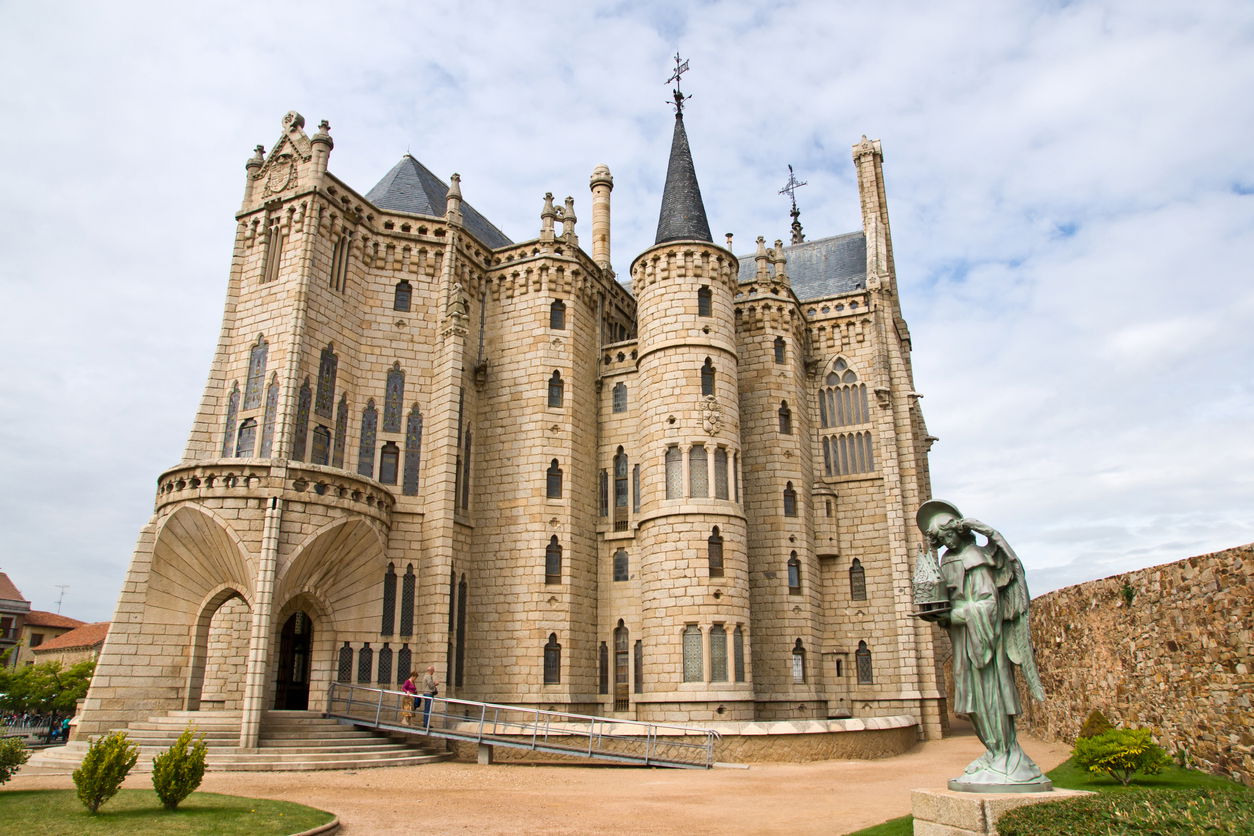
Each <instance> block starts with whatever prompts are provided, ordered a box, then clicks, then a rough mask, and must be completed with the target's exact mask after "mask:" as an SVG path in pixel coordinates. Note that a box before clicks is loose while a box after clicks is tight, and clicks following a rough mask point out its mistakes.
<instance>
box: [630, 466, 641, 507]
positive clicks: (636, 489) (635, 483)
mask: <svg viewBox="0 0 1254 836" xmlns="http://www.w3.org/2000/svg"><path fill="white" fill-rule="evenodd" d="M631 510H632V512H634V513H636V514H639V513H640V465H638V464H637V465H633V466H632V468H631Z"/></svg>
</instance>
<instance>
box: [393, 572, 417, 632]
mask: <svg viewBox="0 0 1254 836" xmlns="http://www.w3.org/2000/svg"><path fill="white" fill-rule="evenodd" d="M416 580H417V578H416V577H415V576H414V564H412V563H410V564H407V565H406V566H405V576H404V577H403V578H401V623H400V625H399V629H398V630H397V632H398V633H399V634H400V635H402V636H412V635H413V634H414V583H415V581H416Z"/></svg>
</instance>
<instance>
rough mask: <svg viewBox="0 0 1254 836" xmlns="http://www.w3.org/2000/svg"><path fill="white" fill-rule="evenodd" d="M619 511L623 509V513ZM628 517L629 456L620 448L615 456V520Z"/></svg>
mask: <svg viewBox="0 0 1254 836" xmlns="http://www.w3.org/2000/svg"><path fill="white" fill-rule="evenodd" d="M619 509H622V510H621V511H620V510H619ZM626 516H627V454H626V453H624V452H623V448H622V447H619V448H618V452H617V453H616V454H615V455H614V518H615V519H619V518H623V519H626Z"/></svg>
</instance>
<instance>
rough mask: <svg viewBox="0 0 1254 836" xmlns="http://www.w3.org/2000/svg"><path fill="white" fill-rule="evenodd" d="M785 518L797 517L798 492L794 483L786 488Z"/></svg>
mask: <svg viewBox="0 0 1254 836" xmlns="http://www.w3.org/2000/svg"><path fill="white" fill-rule="evenodd" d="M784 516H785V517H795V516H797V491H796V490H795V489H794V488H793V486H792V482H789V483H788V484H787V485H785V486H784Z"/></svg>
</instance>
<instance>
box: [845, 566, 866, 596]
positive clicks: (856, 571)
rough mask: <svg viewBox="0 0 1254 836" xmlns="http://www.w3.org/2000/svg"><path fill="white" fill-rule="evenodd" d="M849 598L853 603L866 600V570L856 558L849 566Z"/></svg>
mask: <svg viewBox="0 0 1254 836" xmlns="http://www.w3.org/2000/svg"><path fill="white" fill-rule="evenodd" d="M849 597H850V598H852V599H853V600H855V601H865V600H866V570H865V569H863V568H862V561H861V560H859V559H858V558H856V557H855V558H854V559H853V563H852V564H851V565H850V566H849Z"/></svg>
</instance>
